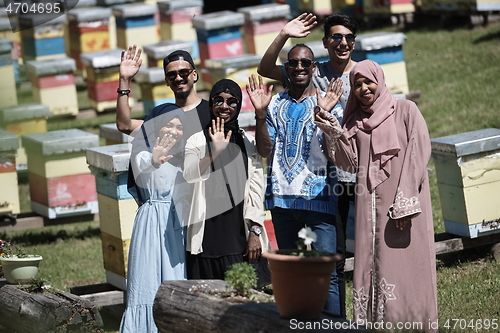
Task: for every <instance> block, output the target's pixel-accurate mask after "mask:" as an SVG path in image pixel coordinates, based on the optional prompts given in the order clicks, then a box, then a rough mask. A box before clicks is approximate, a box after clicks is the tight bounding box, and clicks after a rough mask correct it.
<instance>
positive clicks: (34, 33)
mask: <svg viewBox="0 0 500 333" xmlns="http://www.w3.org/2000/svg"><path fill="white" fill-rule="evenodd" d="M53 17H54V18H53V19H51V20H50V21H47V16H46V15H40V14H39V13H35V14H26V15H22V16H19V17H18V21H19V27H20V29H21V44H22V50H23V60H24V62H26V61H28V60H49V59H57V58H64V57H66V49H65V45H64V22H65V20H66V16H64V15H60V16H59V15H53Z"/></svg>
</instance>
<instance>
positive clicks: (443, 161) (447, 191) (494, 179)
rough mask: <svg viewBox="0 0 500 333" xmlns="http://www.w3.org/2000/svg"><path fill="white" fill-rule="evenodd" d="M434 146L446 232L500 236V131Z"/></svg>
mask: <svg viewBox="0 0 500 333" xmlns="http://www.w3.org/2000/svg"><path fill="white" fill-rule="evenodd" d="M431 144H432V156H433V159H434V164H435V167H436V176H437V181H438V189H439V197H440V199H441V209H442V212H443V219H444V225H445V228H446V232H448V233H451V234H455V235H459V236H464V237H470V238H475V237H479V236H483V235H487V234H490V233H495V232H500V200H498V198H499V195H500V129H497V128H487V129H482V130H478V131H473V132H466V133H461V134H455V135H450V136H445V137H440V138H436V139H432V140H431Z"/></svg>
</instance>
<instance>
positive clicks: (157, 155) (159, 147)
mask: <svg viewBox="0 0 500 333" xmlns="http://www.w3.org/2000/svg"><path fill="white" fill-rule="evenodd" d="M176 143H177V140H176V139H174V138H173V137H172V135H170V134H165V135H163V137H162V138H159V137H158V138H156V141H155V146H154V147H153V154H152V155H153V156H152V161H153V163H156V164H163V163H165V162H167V161H168V160H169V159H171V158H172V157H173V156H172V155H169V154H168V152H169V151H170V149H172V147H173V146H174V145H175V144H176Z"/></svg>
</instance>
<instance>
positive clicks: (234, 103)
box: [214, 96, 238, 109]
mask: <svg viewBox="0 0 500 333" xmlns="http://www.w3.org/2000/svg"><path fill="white" fill-rule="evenodd" d="M224 102H226V104H227V105H228V106H229V107H230V108H233V109H234V108H235V107H237V106H238V99H237V98H234V97H230V98H228V99H224V98H223V97H220V96H217V97H214V105H215V106H221V105H222V104H224Z"/></svg>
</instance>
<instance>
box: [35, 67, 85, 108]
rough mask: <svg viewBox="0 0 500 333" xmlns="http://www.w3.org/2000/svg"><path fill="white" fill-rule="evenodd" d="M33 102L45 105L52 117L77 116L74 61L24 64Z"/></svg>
mask: <svg viewBox="0 0 500 333" xmlns="http://www.w3.org/2000/svg"><path fill="white" fill-rule="evenodd" d="M26 70H27V71H28V73H29V74H30V79H31V85H32V92H33V98H34V100H35V102H37V103H41V104H46V105H48V106H49V107H50V112H51V113H52V114H53V115H77V114H78V100H77V96H76V86H75V78H74V75H73V73H74V71H75V70H76V63H75V60H73V59H71V58H67V57H65V58H59V59H53V60H40V61H36V60H32V61H28V62H27V63H26Z"/></svg>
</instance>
